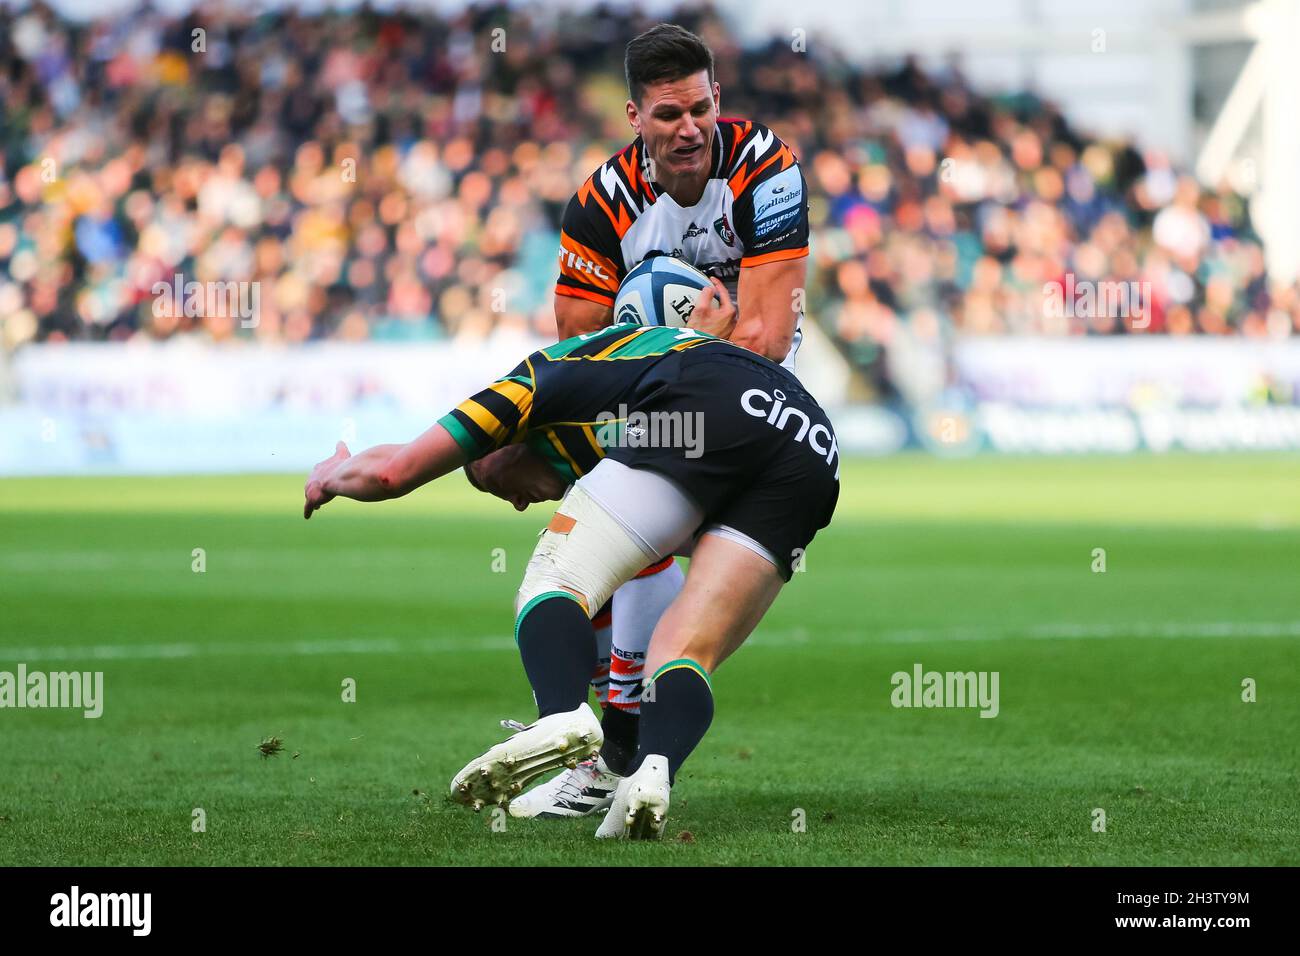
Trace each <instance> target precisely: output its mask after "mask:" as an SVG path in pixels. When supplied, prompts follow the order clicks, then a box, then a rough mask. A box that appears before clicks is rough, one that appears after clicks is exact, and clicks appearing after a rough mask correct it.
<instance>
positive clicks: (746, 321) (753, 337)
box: [731, 258, 808, 362]
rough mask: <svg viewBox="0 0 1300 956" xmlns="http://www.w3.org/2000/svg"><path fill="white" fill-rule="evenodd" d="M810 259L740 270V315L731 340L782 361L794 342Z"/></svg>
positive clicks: (737, 289) (738, 289)
mask: <svg viewBox="0 0 1300 956" xmlns="http://www.w3.org/2000/svg"><path fill="white" fill-rule="evenodd" d="M807 263H808V260H807V258H801V259H785V260H782V261H780V262H766V263H764V264H763V265H760V266H750V267H749V268H745V269H741V270H740V280H739V284H738V286H737V288H736V295H737V298H738V299H739V301H740V317H739V318H738V319H737V320H736V327H735V329H734V330H733V331H732V333H731V341H733V342H735V343H736V344H737V345H743V346H744V347H745V348H747V349H750V350H751V351H754V352H757V353H758V354H759V355H764V356H766V357H767V358H769V359H771V360H772V361H773V362H780V361H782V360H783V359H784V358H785V357H786V355H787V354H789V352H790V346H791V345H792V344H793V343H794V330H795V324H796V322H797V320H798V317H799V311H800V309H799V308H797V306H799V305H800V304H801V303H802V300H803V295H802V290H803V289H804V287H805V282H806V279H807V275H808V268H807Z"/></svg>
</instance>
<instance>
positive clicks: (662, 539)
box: [303, 325, 840, 838]
mask: <svg viewBox="0 0 1300 956" xmlns="http://www.w3.org/2000/svg"><path fill="white" fill-rule="evenodd" d="M688 417H689V420H690V422H691V423H692V425H691V432H690V434H689V435H688V434H687V431H686V429H687V426H686V422H687V420H688ZM665 436H666V440H665ZM674 436H675V437H674ZM687 439H689V440H687ZM520 442H522V443H525V444H527V445H528V446H529V447H530V448H533V449H534V450H536V451H537V452H538V453H539V454H541V455H543V456H544V457H546V458H547V459H548V460H549V461H550V462H551V463H552V466H553V467H554V468H555V469H556V470H557V471H560V472H562V473H563V477H564V478H565V479H568V480H572V481H573V484H572V485H571V486H570V487H569V490H568V493H567V494H566V495H565V497H564V500H563V501H562V502H561V504H560V506H559V508H558V509H557V511H556V512H555V515H554V517H553V518H552V519H551V522H550V524H549V525H548V527H547V529H546V530H545V531H544V532H543V533H542V535H541V538H540V541H539V543H538V545H537V548H536V550H535V551H534V553H533V557H532V559H531V560H530V561H529V564H528V568H527V570H526V571H525V573H524V580H523V584H522V586H521V587H520V589H519V594H518V596H517V599H516V619H515V637H516V640H517V641H518V644H519V651H520V655H521V657H522V659H523V664H524V670H525V671H526V673H527V675H528V680H529V683H530V684H531V685H532V687H533V693H534V696H535V698H536V702H537V708H538V719H537V721H536V722H534V723H533V724H531V725H529V726H527V727H524V726H520V725H516V726H517V732H516V733H515V734H514V735H513V736H512V737H510V738H509V739H508V740H506V741H505V742H503V743H501V744H498V745H497V746H495V747H492V748H491V749H490V750H488V751H487V752H486V753H485V754H483V755H482V756H481V757H478V758H476V759H475V760H473V761H471V762H470V763H469V764H468V765H467V766H466V767H465V768H464V769H463V770H462V771H461V772H460V773H458V774H457V775H456V777H455V778H454V779H453V781H452V784H451V795H452V797H453V799H455V800H457V801H458V802H461V803H464V804H466V805H468V806H472V807H474V808H475V809H478V808H480V807H482V806H484V805H498V806H505V805H508V803H509V801H510V800H511V799H512V798H513V797H515V796H517V795H518V794H519V793H520V792H521V791H522V789H523V788H524V787H525V786H526V785H527V784H528V783H529V782H530V781H532V780H533V779H535V778H536V777H538V776H540V775H541V774H544V773H547V772H549V771H551V770H554V769H555V768H557V767H560V766H562V765H568V766H572V765H574V764H576V763H577V761H579V760H581V759H584V758H586V757H588V756H590V755H591V754H593V753H595V752H597V751H598V750H599V748H600V745H601V742H602V732H601V726H600V722H599V721H598V720H597V718H596V716H595V714H594V713H593V712H592V710H591V708H590V707H589V706H588V704H587V691H588V681H589V679H590V677H591V659H592V655H593V653H594V645H595V632H594V630H593V628H592V624H591V618H592V616H593V615H594V614H595V613H596V611H597V610H599V608H600V607H601V606H602V605H603V604H604V603H605V601H606V600H607V599H608V598H609V596H610V594H611V593H613V591H614V589H616V588H617V587H619V586H620V585H621V584H623V583H624V582H626V581H627V580H629V579H631V578H632V577H633V576H634V575H635V574H636V573H637V572H639V571H640V570H641V569H642V568H644V567H645V566H646V565H647V564H648V563H650V562H653V561H659V560H662V559H664V558H665V557H669V556H671V555H673V554H676V553H682V552H684V551H686V550H688V549H689V550H690V552H691V563H690V569H689V571H688V573H687V576H686V584H685V587H684V588H683V589H682V591H681V593H680V594H679V595H678V596H677V598H676V600H675V601H673V603H672V604H671V605H670V606H669V607H668V610H667V611H666V612H665V613H664V614H663V616H662V617H661V618H660V620H659V623H658V625H657V626H656V628H655V631H654V635H653V637H652V638H651V642H650V648H649V650H648V652H647V661H646V672H647V673H649V674H651V675H653V676H652V677H651V678H650V680H649V681H648V682H647V687H648V688H649V690H647V692H646V693H645V694H644V695H643V703H642V716H641V732H640V735H639V738H638V744H637V751H636V754H635V756H634V758H633V760H632V761H631V764H630V769H629V775H628V776H625V777H624V778H623V779H622V780H621V781H620V782H619V784H618V789H617V793H616V795H615V800H614V804H613V806H612V807H611V808H610V811H609V814H608V815H607V816H606V818H605V820H604V822H603V823H602V824H601V826H600V829H599V831H598V832H597V836H630V837H637V838H657V837H659V836H660V835H661V834H662V832H663V828H664V821H665V817H666V814H667V810H668V801H669V794H670V789H671V785H672V782H673V780H674V778H675V776H676V773H677V771H678V769H679V768H680V767H681V765H682V762H683V761H684V760H685V759H686V758H687V756H688V755H689V754H690V753H691V751H692V750H694V748H695V746H696V745H697V744H698V743H699V741H700V739H701V738H702V737H703V736H704V733H705V731H706V730H707V729H708V727H709V724H710V722H711V721H712V719H713V698H712V692H711V689H710V675H711V674H712V673H713V672H714V670H716V669H717V667H718V665H719V664H721V663H722V661H724V660H725V659H726V658H727V657H728V656H729V655H730V654H731V653H732V652H734V651H735V650H736V649H737V648H738V647H739V646H740V645H741V643H743V642H744V640H745V639H746V638H747V637H748V636H749V634H750V633H751V632H752V631H753V629H754V627H755V626H756V625H757V624H758V622H759V620H760V619H761V618H762V617H763V615H764V614H765V613H766V611H767V609H768V607H769V606H770V605H771V603H772V601H773V599H774V598H775V597H776V594H777V592H778V591H779V590H780V589H781V585H782V584H784V583H785V582H786V581H788V580H789V579H790V576H791V572H792V571H793V570H794V569H795V567H796V565H797V563H798V561H799V560H800V558H801V556H802V555H803V554H804V552H805V550H806V549H807V547H808V545H809V543H810V542H811V541H812V539H813V536H814V535H815V534H816V533H817V531H818V530H820V529H821V528H824V527H826V525H827V524H828V523H829V522H830V519H831V515H832V513H833V511H834V509H835V503H836V500H837V498H838V495H839V464H840V459H839V448H838V445H837V443H836V440H835V433H834V429H833V428H832V427H831V424H830V422H829V420H828V419H827V417H826V414H825V413H824V412H823V411H822V409H821V407H820V406H819V405H818V404H817V402H816V400H815V399H814V398H813V397H812V396H811V395H810V394H809V393H808V392H807V391H806V390H805V389H804V388H803V386H802V385H801V384H800V383H799V380H798V379H797V378H795V377H794V375H792V374H791V373H790V372H788V371H787V370H785V369H783V368H781V367H780V366H779V365H777V364H776V363H774V362H772V361H770V360H768V359H766V358H764V357H763V356H761V355H758V354H757V353H754V352H751V351H749V350H748V349H745V348H743V347H741V346H738V345H734V344H732V343H730V342H727V341H724V340H723V339H720V338H717V337H715V336H712V335H709V334H707V333H705V332H702V331H699V330H697V329H692V328H684V329H677V328H662V327H653V326H651V327H647V326H635V325H616V326H611V327H609V328H607V329H604V330H602V331H600V332H595V333H590V334H587V335H581V336H577V337H574V338H570V339H566V340H564V341H563V342H560V343H558V344H556V345H553V346H551V347H549V348H545V349H542V350H541V351H538V352H534V353H533V354H532V355H530V356H528V358H526V359H524V361H523V362H521V363H520V364H519V365H518V366H516V367H515V368H514V369H513V370H512V371H511V372H510V373H509V374H508V375H506V376H504V377H502V378H501V379H499V380H497V381H496V382H494V383H492V384H491V385H490V386H488V387H487V388H486V389H484V390H483V391H481V392H479V393H478V394H476V395H474V396H473V397H472V398H469V399H467V400H466V401H464V402H462V403H461V404H460V405H458V406H457V407H456V408H455V409H453V410H452V411H451V412H449V413H448V414H447V415H445V416H444V417H443V418H442V419H440V420H439V422H438V423H437V424H436V425H434V426H433V427H432V428H430V429H429V430H428V431H426V432H425V433H424V434H423V435H421V436H420V437H419V438H417V439H415V440H414V441H413V442H410V443H409V444H405V445H379V446H376V447H374V448H370V449H367V450H366V451H363V452H361V453H360V454H357V455H355V456H351V455H349V453H348V450H347V447H346V446H345V445H344V444H343V443H342V442H340V443H339V445H338V448H337V450H336V452H335V454H334V455H333V456H332V457H330V458H328V459H326V460H325V461H323V462H321V463H320V464H319V465H317V466H316V468H315V469H314V470H313V471H312V474H311V476H310V478H309V479H308V480H307V484H306V488H305V496H306V502H305V505H304V508H303V515H304V517H308V518H309V517H311V514H312V512H314V511H315V510H317V509H318V508H320V507H321V506H323V505H324V504H326V503H327V502H328V501H330V500H331V499H332V498H334V497H336V496H342V497H346V498H354V499H356V500H358V501H380V500H384V499H388V498H397V497H400V496H402V495H405V494H408V493H409V492H411V491H413V490H415V489H416V488H418V487H420V486H421V485H423V484H425V483H427V482H429V481H432V480H434V479H435V478H439V477H442V476H443V475H446V474H448V473H449V472H452V471H454V470H456V469H458V468H460V467H461V466H463V465H464V464H465V463H466V462H467V461H471V460H474V459H477V458H479V457H481V456H483V455H486V454H489V453H491V452H492V451H494V450H496V449H498V448H501V447H504V446H506V445H509V444H514V443H520Z"/></svg>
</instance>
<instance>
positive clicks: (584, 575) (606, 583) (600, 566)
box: [515, 484, 655, 617]
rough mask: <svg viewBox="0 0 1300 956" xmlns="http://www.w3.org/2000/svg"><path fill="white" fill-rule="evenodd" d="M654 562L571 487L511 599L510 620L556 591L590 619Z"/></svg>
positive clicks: (602, 511)
mask: <svg viewBox="0 0 1300 956" xmlns="http://www.w3.org/2000/svg"><path fill="white" fill-rule="evenodd" d="M654 559H655V555H654V554H648V553H647V552H646V551H644V550H643V549H642V548H641V546H640V545H638V544H637V543H636V541H635V540H634V539H633V538H632V536H631V535H629V534H628V533H627V532H626V531H625V530H623V527H622V525H620V524H619V523H618V522H617V521H616V520H615V519H614V518H613V517H612V516H611V515H610V514H609V513H608V512H607V511H605V509H604V508H602V507H601V506H600V505H598V504H597V503H596V501H595V499H593V498H592V497H591V496H590V495H588V494H587V493H586V492H585V491H583V489H582V485H580V484H578V485H574V486H573V488H571V489H570V490H569V493H568V495H567V496H566V497H565V499H564V501H563V502H561V504H560V507H559V509H558V510H557V511H556V512H555V517H554V518H552V519H551V523H550V524H549V525H547V527H546V530H545V531H543V532H542V534H541V539H540V540H539V541H538V542H537V547H536V549H535V550H534V551H533V556H532V558H531V559H530V560H529V562H528V567H527V568H526V569H525V571H524V580H523V584H521V585H520V587H519V594H518V595H517V596H516V598H515V616H516V617H518V616H519V614H521V613H522V612H523V611H524V610H525V609H526V608H527V607H528V605H529V603H530V602H532V601H535V600H536V599H537V598H539V597H542V596H544V595H545V594H547V593H553V592H557V591H559V592H565V593H568V594H570V595H573V596H576V597H577V598H578V599H579V601H580V603H581V604H582V605H583V609H584V610H585V611H586V612H587V616H588V617H592V616H594V615H595V614H596V612H597V611H599V610H600V608H601V607H602V606H603V605H604V603H605V602H606V601H608V600H609V598H610V595H612V594H613V593H614V591H615V589H616V588H618V586H619V585H621V584H622V583H623V582H625V581H628V580H630V579H631V578H633V577H634V576H635V575H636V573H637V572H638V571H640V570H641V569H642V568H644V567H645V566H646V564H648V563H649V562H650V561H653V560H654Z"/></svg>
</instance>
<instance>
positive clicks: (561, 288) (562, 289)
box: [555, 285, 614, 308]
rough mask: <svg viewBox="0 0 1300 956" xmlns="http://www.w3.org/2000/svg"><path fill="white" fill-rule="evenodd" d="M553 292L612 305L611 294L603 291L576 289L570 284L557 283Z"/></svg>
mask: <svg viewBox="0 0 1300 956" xmlns="http://www.w3.org/2000/svg"><path fill="white" fill-rule="evenodd" d="M555 294H556V295H567V296H569V297H570V298H574V299H587V300H588V301H590V302H599V303H600V304H601V305H608V306H610V307H611V308H612V307H613V305H614V298H613V296H609V295H606V294H605V293H603V292H591V291H590V290H588V289H576V288H574V287H573V286H571V285H557V286H556V287H555Z"/></svg>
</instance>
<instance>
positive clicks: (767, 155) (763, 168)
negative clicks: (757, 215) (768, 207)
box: [714, 119, 798, 199]
mask: <svg viewBox="0 0 1300 956" xmlns="http://www.w3.org/2000/svg"><path fill="white" fill-rule="evenodd" d="M718 134H719V142H720V143H721V145H722V150H721V153H720V154H719V157H718V167H717V170H716V172H715V173H714V178H716V179H725V180H727V183H728V185H729V186H730V187H731V194H732V195H733V196H735V197H736V198H737V199H739V198H740V196H741V195H742V194H743V193H744V192H745V191H746V190H747V189H749V188H750V187H751V186H753V185H754V183H755V182H757V181H759V180H760V179H766V178H767V177H769V176H772V175H775V174H776V173H779V172H782V171H784V170H786V169H789V168H790V167H791V166H793V165H795V164H796V163H797V162H798V160H797V159H796V158H795V155H794V153H793V151H791V149H790V147H789V146H787V145H786V144H785V143H784V142H782V141H781V139H780V137H778V136H777V135H776V134H775V133H773V132H772V131H771V130H770V129H768V128H767V127H766V126H764V125H763V124H762V123H755V122H754V121H753V120H745V119H720V120H718Z"/></svg>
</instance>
